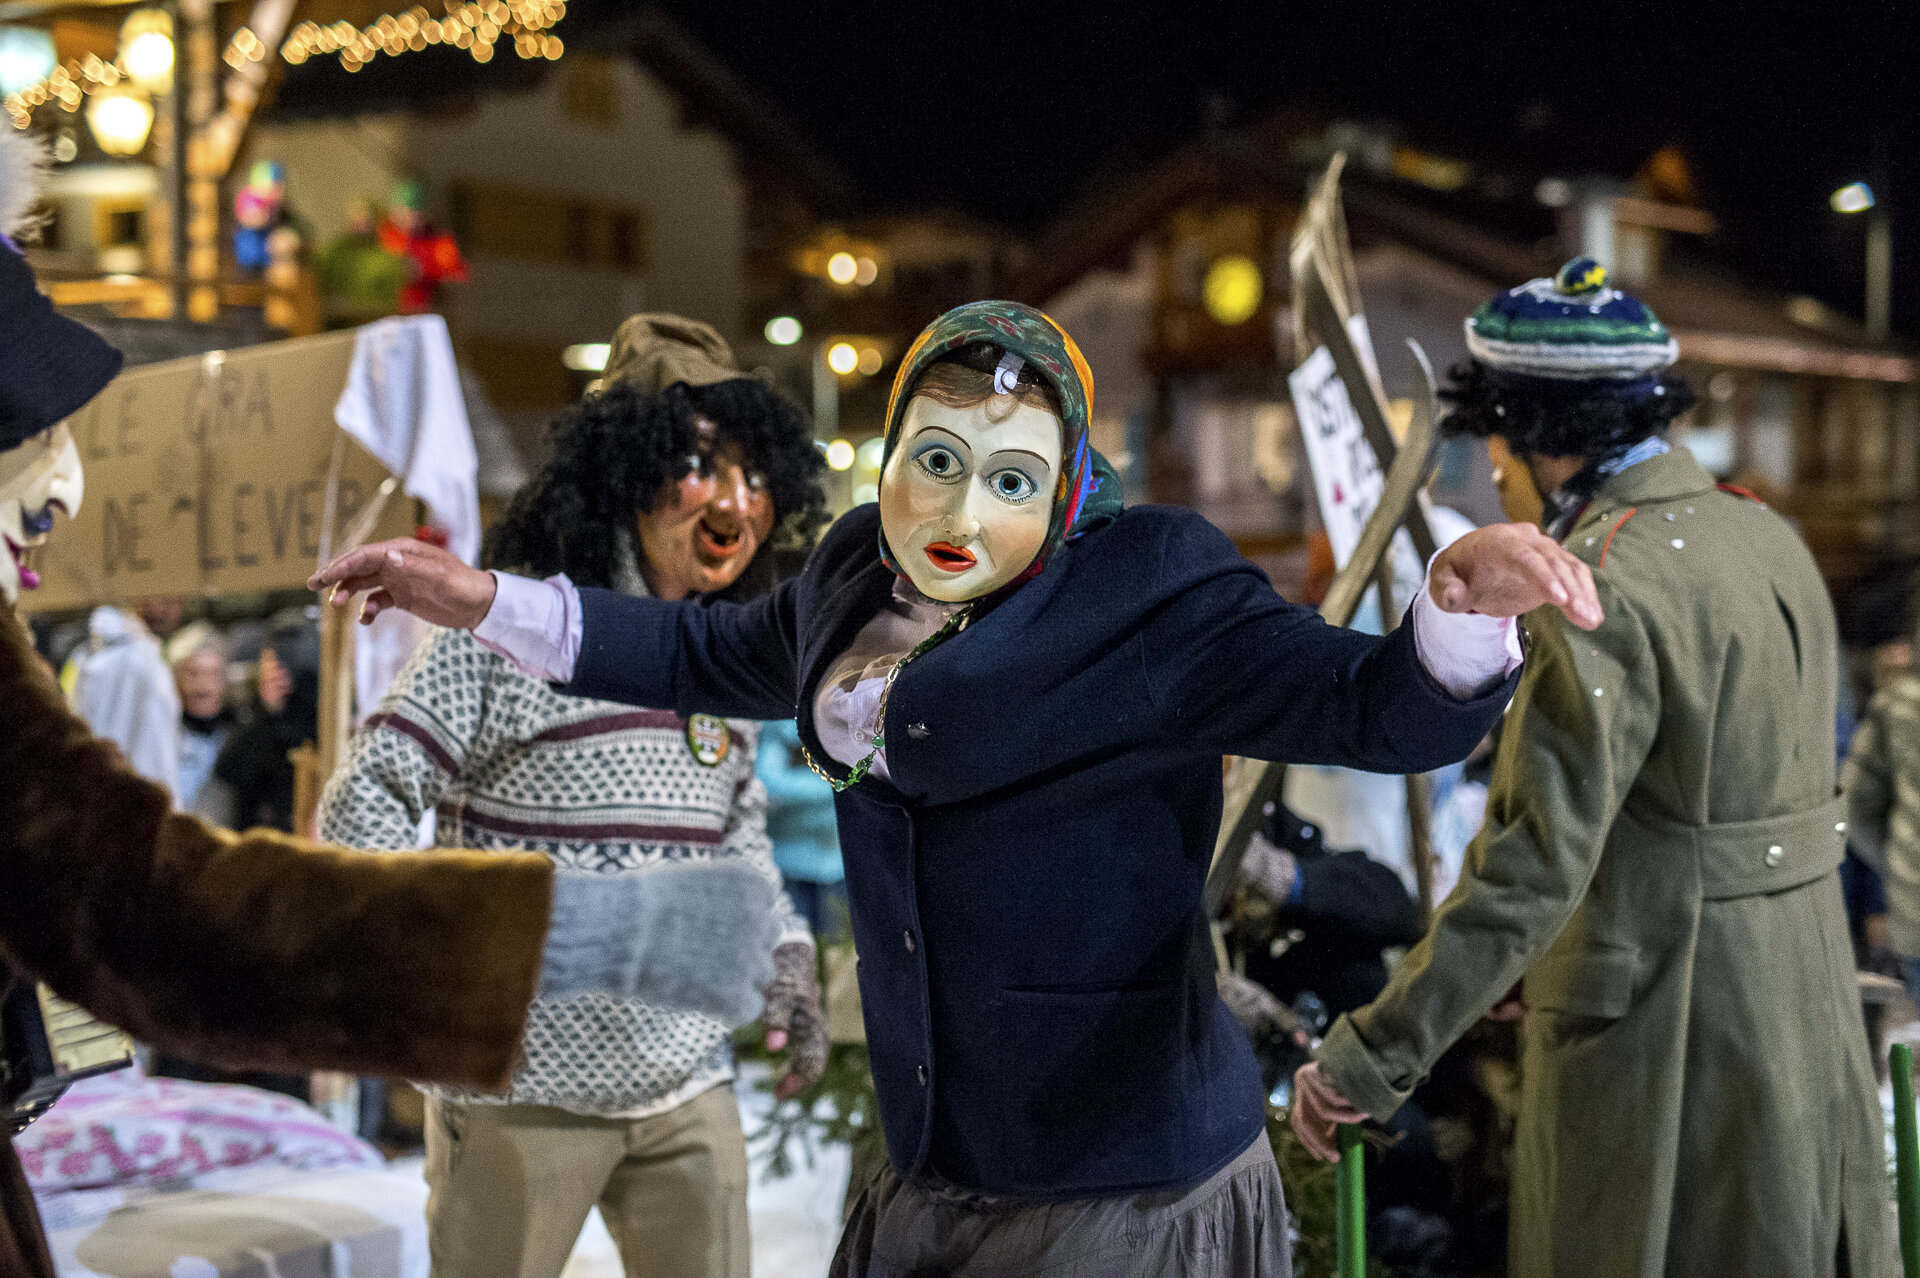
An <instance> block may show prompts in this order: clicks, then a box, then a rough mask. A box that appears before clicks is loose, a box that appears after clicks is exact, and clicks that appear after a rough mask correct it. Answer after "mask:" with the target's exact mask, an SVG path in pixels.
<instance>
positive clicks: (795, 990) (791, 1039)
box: [761, 941, 827, 1100]
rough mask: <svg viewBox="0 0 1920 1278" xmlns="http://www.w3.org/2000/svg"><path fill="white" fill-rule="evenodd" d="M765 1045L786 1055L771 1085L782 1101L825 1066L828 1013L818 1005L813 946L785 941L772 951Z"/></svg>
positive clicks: (764, 1015) (817, 1077) (818, 997)
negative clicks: (782, 1071) (783, 1069)
mask: <svg viewBox="0 0 1920 1278" xmlns="http://www.w3.org/2000/svg"><path fill="white" fill-rule="evenodd" d="M761 1020H762V1021H763V1022H764V1023H765V1024H766V1027H767V1050H768V1051H769V1052H778V1051H782V1050H784V1051H785V1052H786V1054H787V1070H786V1072H785V1073H784V1074H782V1075H781V1076H780V1080H779V1081H778V1082H777V1083H775V1084H774V1085H773V1095H774V1098H775V1099H777V1100H785V1099H787V1097H789V1096H791V1095H793V1094H794V1093H795V1092H797V1091H799V1090H800V1089H801V1088H803V1087H805V1086H807V1085H808V1084H809V1083H816V1082H818V1081H819V1080H820V1075H821V1074H823V1073H825V1072H826V1068H827V1018H826V1015H825V1014H824V1013H823V1012H822V1011H821V1010H820V972H819V969H818V968H817V967H816V966H815V965H814V959H813V947H812V946H811V945H807V944H805V943H803V942H800V941H789V942H787V944H785V945H782V946H780V947H779V948H778V949H776V950H775V951H774V952H773V984H771V985H769V986H768V987H767V1010H766V1012H765V1013H764V1014H763V1015H762V1017H761Z"/></svg>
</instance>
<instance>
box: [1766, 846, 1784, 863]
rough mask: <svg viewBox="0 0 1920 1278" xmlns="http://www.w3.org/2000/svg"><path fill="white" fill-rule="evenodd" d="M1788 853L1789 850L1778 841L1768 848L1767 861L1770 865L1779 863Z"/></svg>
mask: <svg viewBox="0 0 1920 1278" xmlns="http://www.w3.org/2000/svg"><path fill="white" fill-rule="evenodd" d="M1786 855H1787V850H1786V849H1785V848H1783V847H1781V846H1780V845H1779V844H1778V843H1776V844H1774V845H1773V846H1772V847H1770V848H1768V849H1767V855H1766V862H1767V864H1768V865H1769V866H1774V865H1778V864H1780V862H1781V860H1782V858H1784V857H1785V856H1786Z"/></svg>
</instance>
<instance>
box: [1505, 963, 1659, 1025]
mask: <svg viewBox="0 0 1920 1278" xmlns="http://www.w3.org/2000/svg"><path fill="white" fill-rule="evenodd" d="M1639 961H1640V951H1639V950H1637V949H1635V948H1634V947H1632V946H1627V945H1595V946H1586V947H1583V948H1580V949H1575V950H1570V951H1568V952H1566V953H1560V952H1558V951H1549V952H1548V954H1547V956H1546V957H1545V958H1543V959H1541V960H1540V961H1539V962H1538V963H1535V964H1534V965H1533V968H1532V969H1531V970H1530V971H1529V972H1528V973H1527V980H1526V987H1525V989H1526V1002H1527V1007H1528V1009H1529V1010H1533V1011H1541V1012H1565V1013H1569V1014H1571V1015H1574V1016H1589V1017H1593V1018H1595V1019H1599V1020H1617V1019H1618V1018H1620V1017H1622V1016H1625V1015H1626V1014H1627V1009H1629V1008H1630V1007H1632V1006H1633V985H1634V977H1635V975H1636V973H1637V970H1638V967H1639Z"/></svg>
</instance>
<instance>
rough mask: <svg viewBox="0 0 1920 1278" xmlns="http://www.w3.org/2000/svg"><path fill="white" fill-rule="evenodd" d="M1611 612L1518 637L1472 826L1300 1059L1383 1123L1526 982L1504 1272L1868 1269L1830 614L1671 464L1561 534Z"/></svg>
mask: <svg viewBox="0 0 1920 1278" xmlns="http://www.w3.org/2000/svg"><path fill="white" fill-rule="evenodd" d="M1567 545H1568V547H1569V548H1570V549H1571V550H1573V551H1574V553H1575V554H1577V555H1579V556H1580V557H1581V558H1582V559H1583V560H1585V561H1586V562H1587V564H1588V565H1589V566H1590V567H1592V568H1593V573H1594V579H1595V582H1596V584H1597V586H1598V588H1599V594H1600V602H1601V605H1602V607H1603V608H1604V609H1605V610H1606V620H1605V622H1603V623H1602V625H1601V626H1600V628H1599V629H1598V630H1597V631H1594V632H1593V633H1591V634H1588V633H1585V632H1582V631H1580V630H1577V629H1575V628H1573V627H1572V626H1569V625H1567V624H1566V623H1565V621H1564V620H1563V618H1562V617H1561V615H1560V614H1559V613H1558V612H1557V611H1555V610H1553V609H1542V610H1540V611H1539V612H1537V613H1534V614H1532V615H1530V616H1529V617H1528V618H1527V619H1526V625H1527V629H1528V632H1529V636H1530V639H1531V648H1530V652H1529V655H1528V660H1527V670H1526V672H1525V674H1524V675H1523V676H1522V679H1521V683H1520V688H1519V692H1518V693H1517V695H1516V697H1515V700H1514V704H1513V707H1512V708H1511V710H1509V712H1508V715H1507V721H1506V729H1505V735H1504V738H1503V739H1502V741H1501V745H1500V752H1499V756H1498V758H1497V760H1496V766H1495V770H1494V779H1493V785H1492V790H1491V793H1490V794H1489V796H1488V802H1487V823H1486V826H1485V828H1484V829H1482V830H1481V832H1480V835H1479V837H1478V838H1477V839H1476V840H1475V841H1474V843H1473V846H1472V848H1471V849H1470V850H1469V853H1468V858H1467V868H1466V872H1465V873H1464V875H1463V876H1462V878H1461V880H1460V884H1459V886H1458V887H1457V888H1456V889H1455V890H1454V891H1453V893H1452V895H1450V896H1449V897H1448V898H1447V900H1446V902H1445V904H1444V905H1443V906H1442V907H1441V908H1440V909H1439V910H1438V911H1437V912H1436V914H1435V916H1434V921H1433V926H1432V928H1431V930H1430V931H1429V933H1428V935H1427V937H1426V938H1425V939H1424V940H1422V941H1421V942H1420V943H1419V944H1418V945H1417V946H1415V947H1414V948H1413V950H1411V951H1410V952H1409V953H1408V954H1407V956H1406V959H1405V960H1404V961H1403V962H1402V963H1401V964H1400V967H1399V969H1398V970H1397V971H1396V972H1395V974H1394V978H1393V981H1392V982H1391V983H1390V984H1389V985H1388V987H1387V989H1386V990H1385V991H1384V992H1383V993H1382V994H1381V996H1380V997H1379V998H1378V999H1376V1000H1375V1001H1374V1002H1373V1003H1372V1004H1371V1005H1370V1006H1367V1007H1364V1008H1361V1009H1360V1010H1358V1011H1356V1012H1354V1013H1353V1014H1352V1016H1350V1017H1342V1018H1341V1019H1340V1020H1339V1021H1338V1022H1337V1023H1336V1024H1335V1025H1334V1027H1333V1029H1332V1031H1331V1032H1330V1033H1329V1034H1328V1036H1327V1040H1326V1042H1325V1044H1323V1045H1322V1048H1321V1051H1320V1060H1321V1061H1322V1063H1323V1068H1324V1069H1325V1070H1326V1071H1327V1072H1328V1074H1329V1075H1330V1076H1331V1078H1332V1081H1333V1082H1334V1084H1335V1085H1336V1086H1337V1087H1339V1089H1340V1090H1341V1091H1342V1092H1343V1093H1344V1094H1345V1095H1346V1096H1347V1097H1348V1098H1349V1099H1351V1100H1352V1101H1354V1102H1355V1103H1356V1104H1357V1105H1358V1106H1360V1107H1361V1108H1362V1109H1365V1110H1367V1111H1368V1112H1370V1113H1374V1114H1378V1115H1382V1116H1384V1115H1386V1114H1389V1113H1391V1112H1392V1111H1393V1110H1394V1109H1395V1108H1396V1107H1397V1106H1398V1105H1399V1103H1400V1102H1401V1101H1402V1100H1404V1099H1405V1098H1406V1096H1407V1094H1408V1093H1409V1092H1410V1091H1411V1090H1412V1089H1413V1086H1414V1084H1415V1083H1417V1082H1418V1081H1419V1080H1420V1079H1421V1078H1422V1077H1423V1076H1424V1075H1425V1073H1426V1071H1427V1070H1428V1069H1429V1068H1430V1067H1431V1066H1432V1064H1433V1062H1434V1060H1435V1059H1436V1058H1437V1057H1438V1056H1439V1055H1440V1053H1441V1052H1442V1051H1444V1050H1445V1049H1446V1047H1447V1046H1448V1045H1449V1044H1451V1043H1452V1042H1453V1041H1454V1039H1455V1038H1457V1037H1458V1036H1459V1035H1460V1034H1461V1032H1462V1031H1464V1030H1465V1029H1466V1028H1467V1027H1468V1026H1470V1025H1471V1024H1473V1022H1474V1021H1475V1020H1477V1019H1478V1018H1479V1017H1480V1016H1481V1015H1482V1014H1484V1013H1485V1012H1486V1011H1487V1009H1488V1008H1489V1007H1490V1006H1491V1005H1492V1004H1493V1003H1494V1001H1495V1000H1496V999H1497V998H1498V997H1499V996H1500V995H1501V994H1503V993H1504V992H1505V991H1506V990H1507V989H1509V988H1510V987H1511V986H1512V984H1513V982H1514V981H1515V980H1517V979H1519V978H1520V977H1521V976H1522V975H1523V974H1524V976H1525V978H1526V986H1525V994H1526V1005H1527V1015H1526V1019H1525V1021H1524V1023H1523V1026H1522V1034H1521V1041H1522V1060H1521V1074H1522V1085H1521V1086H1522V1090H1521V1113H1520V1121H1519V1130H1518V1133H1517V1136H1516V1143H1515V1151H1514V1166H1513V1182H1512V1214H1511V1231H1510V1237H1509V1244H1508V1246H1509V1257H1510V1262H1511V1266H1510V1267H1511V1273H1512V1275H1513V1278H1547V1276H1548V1275H1551V1276H1552V1278H1577V1276H1580V1275H1593V1276H1594V1278H1600V1276H1601V1275H1604V1276H1605V1278H1636V1276H1639V1278H1652V1276H1653V1275H1662V1274H1666V1275H1707V1274H1711V1275H1740V1276H1742V1278H1758V1276H1760V1275H1782V1276H1783V1278H1784V1276H1787V1275H1791V1276H1792V1278H1819V1276H1820V1275H1826V1274H1832V1273H1835V1272H1836V1264H1835V1256H1836V1252H1837V1251H1838V1250H1839V1248H1840V1247H1841V1244H1842V1229H1843V1225H1844V1234H1845V1242H1846V1245H1847V1247H1848V1249H1849V1251H1850V1255H1851V1264H1850V1266H1849V1268H1848V1272H1850V1273H1851V1274H1854V1275H1873V1276H1874V1278H1878V1275H1882V1274H1886V1273H1888V1272H1890V1271H1889V1268H1888V1266H1889V1264H1890V1263H1891V1255H1892V1253H1891V1245H1890V1242H1889V1239H1888V1231H1887V1206H1886V1204H1887V1198H1888V1192H1887V1184H1886V1175H1885V1170H1884V1166H1885V1164H1884V1155H1883V1154H1882V1152H1881V1151H1882V1137H1881V1134H1880V1109H1879V1103H1878V1099H1877V1096H1876V1091H1875V1087H1874V1079H1873V1072H1872V1068H1871V1066H1870V1065H1869V1063H1868V1059H1867V1042H1866V1033H1865V1030H1864V1029H1863V1027H1862V1024H1861V1019H1860V1010H1859V998H1858V994H1857V991H1856V987H1855V978H1854V971H1853V956H1852V950H1851V947H1850V946H1849V944H1848V938H1847V926H1846V920H1845V917H1844V915H1843V911H1842V908H1841V901H1840V886H1839V881H1838V876H1837V874H1836V873H1835V869H1836V867H1837V866H1838V864H1839V862H1840V855H1841V848H1842V840H1843V835H1842V833H1841V828H1840V827H1841V826H1842V823H1843V821H1844V817H1843V814H1842V811H1841V807H1840V804H1839V802H1838V800H1837V799H1836V796H1835V789H1834V736H1833V728H1834V697H1835V692H1836V686H1837V679H1838V656H1837V652H1836V638H1835V632H1834V621H1833V612H1832V608H1831V605H1830V604H1829V602H1828V599H1827V593H1826V589H1825V587H1824V585H1823V584H1822V582H1821V580H1820V576H1819V574H1818V572H1817V571H1816V570H1815V568H1814V565H1813V561H1812V559H1811V557H1810V556H1809V555H1808V553H1807V550H1806V548H1805V546H1804V545H1802V543H1801V541H1800V539H1799V538H1798V536H1796V535H1795V533H1794V532H1793V530H1792V529H1791V528H1790V527H1789V526H1788V525H1787V524H1786V523H1785V522H1784V521H1783V520H1781V519H1780V518H1779V517H1778V516H1777V515H1775V514H1774V513H1773V512H1772V511H1770V510H1768V509H1767V508H1766V507H1764V506H1762V505H1760V504H1759V503H1758V502H1755V501H1752V500H1749V499H1747V498H1745V497H1741V496H1736V495H1734V494H1732V493H1727V492H1721V491H1717V490H1716V489H1715V487H1714V484H1713V480H1712V479H1711V477H1709V476H1708V475H1707V473H1706V472H1705V471H1703V470H1702V469H1700V467H1699V465H1698V464H1697V463H1695V462H1694V460H1693V459H1692V457H1691V456H1690V455H1689V454H1687V453H1686V452H1685V451H1683V450H1679V449H1676V450H1675V451H1674V452H1672V453H1669V454H1666V455H1664V456H1661V457H1656V458H1653V459H1651V460H1648V461H1645V462H1642V463H1640V464H1639V465H1636V466H1633V467H1630V468H1629V469H1627V470H1625V471H1623V472H1622V473H1620V474H1619V475H1616V476H1614V477H1613V478H1612V479H1610V480H1609V481H1607V483H1606V485H1605V487H1603V488H1602V489H1601V490H1600V493H1599V494H1598V495H1597V496H1596V497H1595V499H1594V500H1593V502H1592V503H1591V504H1590V505H1589V506H1588V508H1587V510H1586V511H1585V513H1584V514H1583V515H1582V516H1581V517H1580V519H1579V520H1578V521H1577V523H1576V525H1575V527H1574V530H1573V532H1572V533H1571V534H1570V535H1569V536H1568V538H1567Z"/></svg>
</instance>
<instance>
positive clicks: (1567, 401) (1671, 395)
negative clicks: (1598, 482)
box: [1440, 359, 1694, 457]
mask: <svg viewBox="0 0 1920 1278" xmlns="http://www.w3.org/2000/svg"><path fill="white" fill-rule="evenodd" d="M1440 398H1441V399H1442V400H1444V401H1446V403H1447V404H1448V405H1449V406H1450V411H1449V412H1448V413H1447V416H1446V419H1445V421H1444V422H1443V423H1442V426H1441V428H1442V430H1444V431H1445V432H1446V433H1447V434H1449V435H1474V436H1477V437H1479V438H1481V439H1485V438H1486V437H1487V436H1489V435H1498V436H1500V438H1502V439H1504V440H1506V441H1507V447H1509V448H1511V449H1512V450H1513V451H1514V452H1515V453H1517V454H1519V455H1521V456H1527V457H1604V456H1607V455H1608V454H1611V453H1614V452H1617V451H1619V450H1620V449H1623V448H1630V447H1632V446H1633V445H1634V444H1637V443H1639V442H1640V441H1641V440H1643V439H1646V438H1647V437H1649V436H1651V435H1659V434H1663V433H1664V432H1665V431H1666V429H1667V428H1668V427H1669V426H1671V425H1672V424H1673V420H1674V418H1676V417H1678V416H1680V414H1682V413H1684V412H1686V411H1687V410H1688V409H1689V408H1692V407H1693V403H1694V396H1693V388H1692V387H1691V386H1689V385H1688V384H1687V380H1686V378H1684V377H1676V376H1674V375H1673V374H1671V373H1662V374H1660V375H1659V377H1658V379H1657V380H1655V381H1654V383H1653V384H1652V386H1650V387H1648V388H1646V390H1645V391H1644V392H1643V393H1639V394H1631V395H1627V394H1621V393H1620V392H1619V390H1618V388H1616V387H1604V388H1596V386H1595V384H1594V383H1592V382H1569V383H1566V384H1565V385H1560V384H1556V383H1553V382H1548V381H1545V380H1543V379H1538V378H1535V379H1530V380H1529V381H1528V382H1527V384H1526V385H1525V386H1524V387H1522V386H1520V385H1518V384H1514V383H1510V382H1507V381H1505V380H1503V379H1501V378H1500V377H1498V376H1497V375H1496V374H1494V373H1493V372H1492V371H1491V370H1489V369H1488V368H1487V366H1486V365H1485V364H1482V363H1481V362H1480V361H1479V360H1477V359H1468V360H1462V361H1461V362H1460V363H1458V364H1455V365H1454V366H1453V367H1452V368H1450V369H1448V370H1447V385H1446V386H1445V387H1443V388H1442V389H1441V391H1440Z"/></svg>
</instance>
